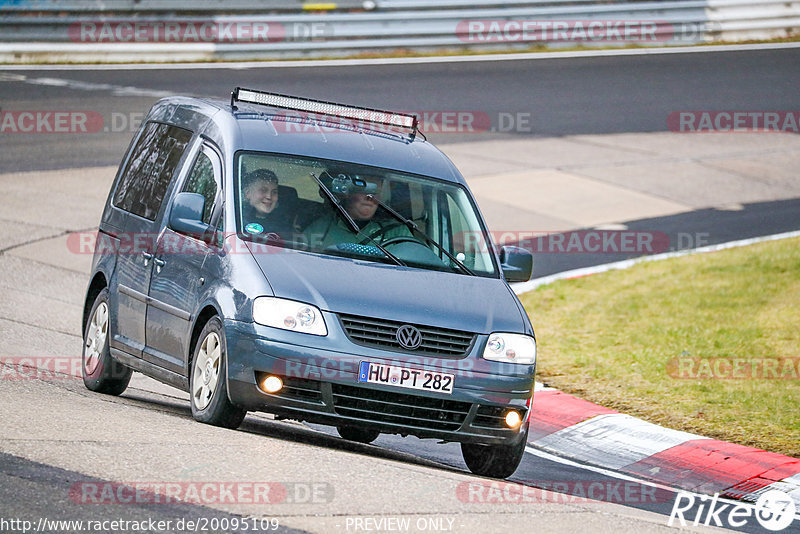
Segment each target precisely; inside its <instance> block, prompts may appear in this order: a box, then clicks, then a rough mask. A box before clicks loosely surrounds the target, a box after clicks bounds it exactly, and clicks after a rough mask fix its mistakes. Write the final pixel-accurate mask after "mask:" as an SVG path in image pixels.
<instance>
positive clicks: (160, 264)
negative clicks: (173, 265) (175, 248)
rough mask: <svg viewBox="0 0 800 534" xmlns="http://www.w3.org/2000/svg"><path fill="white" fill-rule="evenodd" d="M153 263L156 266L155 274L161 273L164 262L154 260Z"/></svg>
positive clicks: (158, 259)
mask: <svg viewBox="0 0 800 534" xmlns="http://www.w3.org/2000/svg"><path fill="white" fill-rule="evenodd" d="M153 263H155V264H156V272H157V273H160V272H161V268H162V267H163V266H165V265H166V264H167V262H166V261H164V260H162V259H160V258H156V259H155V260H153Z"/></svg>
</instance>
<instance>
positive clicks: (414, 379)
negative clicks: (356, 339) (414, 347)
mask: <svg viewBox="0 0 800 534" xmlns="http://www.w3.org/2000/svg"><path fill="white" fill-rule="evenodd" d="M358 381H359V382H366V383H369V384H388V385H390V386H397V387H401V388H407V389H421V390H423V391H436V392H439V393H448V394H449V393H452V392H453V382H454V381H455V378H454V376H453V375H451V374H447V373H439V372H437V371H423V370H422V369H410V368H408V367H396V366H394V365H384V364H382V363H374V362H361V364H360V365H359V366H358Z"/></svg>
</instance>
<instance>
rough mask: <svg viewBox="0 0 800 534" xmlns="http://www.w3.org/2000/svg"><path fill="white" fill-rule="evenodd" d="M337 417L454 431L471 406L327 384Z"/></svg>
mask: <svg viewBox="0 0 800 534" xmlns="http://www.w3.org/2000/svg"><path fill="white" fill-rule="evenodd" d="M331 387H332V392H333V405H334V410H335V411H336V413H337V414H339V415H345V416H348V417H357V418H359V419H362V420H369V421H373V422H378V423H394V424H398V425H403V426H409V427H416V428H424V429H428V430H446V431H451V432H452V431H456V430H458V429H459V428H460V427H461V425H462V424H463V423H464V420H465V419H466V418H467V414H468V413H469V409H470V407H471V406H472V405H471V404H470V403H468V402H460V401H453V400H448V399H435V398H431V397H420V396H417V395H413V394H408V393H393V392H389V391H379V390H375V389H367V388H361V387H356V386H346V385H343V384H331Z"/></svg>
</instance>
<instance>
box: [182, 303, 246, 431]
mask: <svg viewBox="0 0 800 534" xmlns="http://www.w3.org/2000/svg"><path fill="white" fill-rule="evenodd" d="M226 362H227V352H226V351H225V332H224V330H223V329H222V322H221V321H220V320H219V318H218V317H212V318H211V319H209V321H208V322H207V323H206V325H205V326H204V327H203V331H202V332H200V337H199V338H198V341H197V346H196V347H195V350H194V357H193V358H192V370H191V373H190V375H189V376H190V383H189V391H190V393H191V396H192V416H193V417H194V418H195V419H196V420H197V421H200V422H201V423H207V424H209V425H214V426H222V427H225V428H238V427H239V425H241V424H242V421H243V420H244V417H245V416H246V415H247V410H243V409H242V408H239V407H238V406H236V405H235V404H233V403H232V402H231V401H230V399H228V385H227V384H228V380H227V377H228V374H227V373H228V371H227V364H226Z"/></svg>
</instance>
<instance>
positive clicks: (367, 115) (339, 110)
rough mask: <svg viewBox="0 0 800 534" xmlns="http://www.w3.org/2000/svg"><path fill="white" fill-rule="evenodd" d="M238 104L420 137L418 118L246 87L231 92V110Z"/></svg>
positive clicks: (405, 114)
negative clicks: (379, 126) (378, 126)
mask: <svg viewBox="0 0 800 534" xmlns="http://www.w3.org/2000/svg"><path fill="white" fill-rule="evenodd" d="M236 102H248V103H250V104H260V105H263V106H269V107H273V108H280V109H291V110H294V111H305V112H307V113H315V114H318V115H328V116H333V117H342V118H346V119H352V120H354V121H359V122H369V123H372V124H383V125H385V126H392V127H395V128H402V129H405V130H408V131H410V132H411V135H412V136H414V135H416V133H417V131H418V126H419V121H418V119H417V116H416V115H411V114H407V113H397V112H394V111H384V110H380V109H373V108H363V107H357V106H350V105H347V104H338V103H336V102H326V101H324V100H314V99H312V98H305V97H301V96H290V95H282V94H279V93H266V92H264V91H256V90H254V89H245V88H244V87H237V88H236V89H234V90H233V92H232V93H231V107H232V108H233V109H236Z"/></svg>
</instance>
